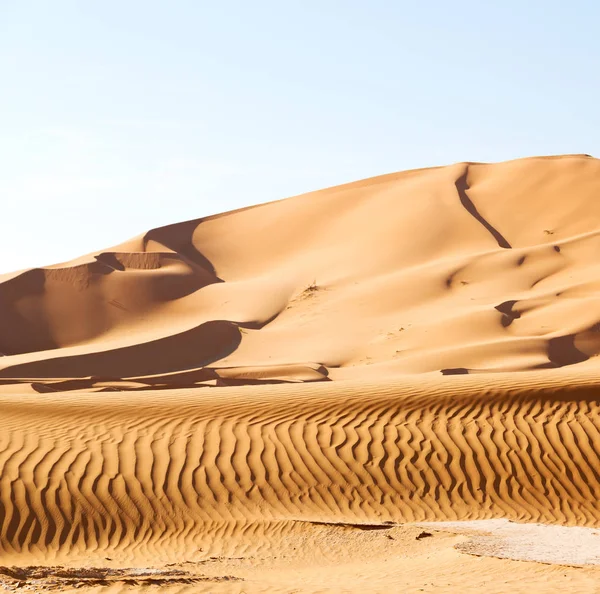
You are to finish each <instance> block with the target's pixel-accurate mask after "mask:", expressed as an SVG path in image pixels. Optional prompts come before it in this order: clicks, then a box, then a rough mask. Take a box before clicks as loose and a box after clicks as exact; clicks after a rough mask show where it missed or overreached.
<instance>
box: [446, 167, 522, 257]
mask: <svg viewBox="0 0 600 594" xmlns="http://www.w3.org/2000/svg"><path fill="white" fill-rule="evenodd" d="M468 173H469V168H468V167H465V171H464V173H463V174H462V175H461V176H460V177H459V178H458V179H457V180H456V181H455V182H454V185H455V186H456V191H457V192H458V197H459V198H460V203H461V204H462V205H463V206H464V208H465V210H466V211H467V212H468V213H469V214H470V215H471V216H472V217H473V218H474V219H475V220H476V221H477V222H478V223H480V224H481V225H483V226H484V227H485V229H486V230H487V231H488V232H489V233H490V234H491V235H492V237H493V238H494V239H495V240H496V241H497V242H498V245H499V246H500V247H501V248H505V249H511V247H512V246H511V245H510V243H508V241H506V239H505V238H504V236H503V235H502V234H501V233H500V232H499V231H498V230H497V229H496V228H494V227H493V226H492V225H490V223H488V222H487V221H486V220H485V219H484V218H483V217H482V216H481V214H480V213H479V211H478V210H477V207H476V206H475V204H473V201H472V200H471V199H470V198H469V196H468V195H467V190H468V189H469V183H468V181H467V175H468Z"/></svg>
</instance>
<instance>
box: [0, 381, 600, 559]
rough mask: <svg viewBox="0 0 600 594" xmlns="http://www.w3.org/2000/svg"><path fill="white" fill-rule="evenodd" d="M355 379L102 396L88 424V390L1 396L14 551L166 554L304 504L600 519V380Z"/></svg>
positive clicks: (396, 512) (320, 515)
mask: <svg viewBox="0 0 600 594" xmlns="http://www.w3.org/2000/svg"><path fill="white" fill-rule="evenodd" d="M524 379H525V380H527V378H526V377H525V378H524ZM469 382H470V384H469ZM525 383H527V382H525ZM415 385H417V386H418V384H415ZM347 386H348V394H347V395H346V396H345V397H344V398H337V397H335V396H333V395H332V393H331V391H330V390H328V388H327V386H326V385H322V386H321V387H320V388H316V387H314V386H312V387H310V388H309V387H308V386H299V387H297V388H295V389H294V390H295V391H296V392H295V393H296V395H302V398H291V399H290V402H289V403H288V404H289V405H288V406H286V407H285V408H283V409H282V407H281V406H280V405H279V404H278V398H279V394H280V392H279V391H278V388H279V387H277V386H272V387H270V390H269V391H270V394H268V395H265V396H263V395H262V394H263V392H262V390H264V387H263V388H244V389H237V390H238V391H236V389H235V388H228V389H227V390H230V391H231V396H232V400H229V401H228V402H227V403H223V404H221V400H220V399H214V398H208V399H205V400H202V399H197V398H194V400H193V401H192V400H190V398H191V397H192V396H191V394H192V393H186V392H179V393H177V392H175V393H173V394H172V395H171V399H170V400H169V403H165V404H164V405H163V406H162V407H161V406H160V401H156V402H148V394H142V393H140V394H136V395H135V397H134V399H135V400H136V402H132V401H131V398H130V399H129V401H127V400H124V399H123V397H122V396H120V395H118V394H114V395H106V398H107V400H105V402H106V406H104V407H102V406H101V407H98V408H96V409H95V410H94V412H93V414H92V415H91V416H92V418H91V419H89V422H88V423H87V424H86V425H82V423H81V415H82V411H83V407H84V404H85V400H86V398H92V397H93V396H91V395H90V396H80V397H79V399H78V400H74V399H72V398H69V397H67V396H65V395H63V396H54V395H48V396H46V397H45V398H44V401H34V400H33V398H32V399H31V400H30V399H29V398H27V397H21V398H20V399H19V400H17V401H14V400H11V401H8V400H5V402H4V406H5V410H6V413H7V414H6V416H5V417H4V418H3V419H2V420H0V429H2V432H3V434H4V435H6V434H9V435H10V439H6V438H4V439H3V440H2V442H1V444H0V445H2V450H1V451H0V468H1V469H2V473H1V474H0V477H1V478H0V500H1V501H2V505H1V506H0V547H1V549H2V552H3V553H4V554H5V555H14V554H18V553H28V554H31V555H36V554H48V552H49V551H52V552H53V553H52V554H53V555H58V556H60V555H62V554H63V553H65V554H66V553H68V552H71V553H76V552H78V551H87V552H88V553H89V554H100V553H101V552H107V551H111V550H119V551H121V553H122V554H123V555H125V556H135V555H140V554H143V555H161V554H165V551H169V550H170V551H177V550H185V547H186V546H189V545H190V543H195V544H194V546H199V544H200V543H201V542H204V541H205V540H208V541H211V542H212V541H213V538H216V537H217V535H218V534H220V535H221V536H224V535H226V534H232V533H233V532H236V531H239V530H247V529H249V528H248V527H249V526H252V525H253V524H254V523H255V522H264V521H274V520H282V521H283V520H293V519H300V518H302V519H305V520H314V521H326V522H339V521H344V522H347V521H352V522H372V521H376V522H381V521H388V520H389V521H398V522H402V521H413V520H435V519H444V518H450V519H465V518H475V519H477V518H489V517H507V518H511V519H520V520H529V521H546V522H548V521H550V522H559V523H568V524H573V523H580V524H589V525H596V524H598V523H599V522H600V508H599V506H598V504H597V501H598V500H600V476H599V473H598V470H597V468H598V461H599V457H600V450H599V449H598V445H597V444H599V443H600V413H599V412H598V407H597V402H596V397H595V390H594V388H593V387H592V386H590V387H586V386H580V387H577V386H575V387H574V388H570V389H569V390H568V391H563V392H561V391H558V390H557V389H556V387H555V386H553V385H552V384H551V385H550V386H546V387H539V386H538V387H536V388H533V387H532V388H529V389H526V390H523V391H522V392H518V391H514V392H513V393H511V394H509V395H508V396H507V395H504V396H502V397H498V396H496V395H495V394H492V393H488V394H485V393H484V391H482V390H480V389H479V386H478V384H477V383H474V382H473V381H471V380H469V381H468V382H466V383H464V384H460V383H459V382H458V381H457V384H456V389H455V390H454V392H453V393H452V391H449V393H448V394H446V395H440V394H438V395H437V396H436V398H435V399H433V398H432V397H431V395H430V394H429V393H428V391H427V389H426V386H425V387H422V388H420V387H417V388H414V387H413V388H411V389H407V388H406V387H402V385H401V384H399V385H397V386H396V388H395V389H394V388H393V387H391V386H388V387H385V388H379V389H373V388H370V387H369V386H367V385H365V386H360V387H354V388H353V387H352V386H351V384H347ZM286 390H287V391H289V387H287V388H286ZM349 405H351V406H349ZM32 408H33V409H35V411H36V413H37V414H35V415H32V414H31V410H32ZM57 409H58V410H57ZM257 410H258V411H260V414H258V415H257ZM114 411H118V413H119V414H118V415H115V414H114ZM211 526H212V527H213V528H214V527H216V526H218V527H219V528H214V529H215V530H216V532H214V534H211V530H213V528H210V527H211ZM244 527H245V528H244ZM231 531H233V532H231Z"/></svg>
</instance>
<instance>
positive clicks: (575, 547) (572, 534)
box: [417, 519, 600, 565]
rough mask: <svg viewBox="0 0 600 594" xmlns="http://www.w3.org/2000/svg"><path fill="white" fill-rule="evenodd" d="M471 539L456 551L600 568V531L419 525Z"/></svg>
mask: <svg viewBox="0 0 600 594" xmlns="http://www.w3.org/2000/svg"><path fill="white" fill-rule="evenodd" d="M417 525H418V526H421V527H423V528H425V529H428V530H442V531H444V532H451V533H453V534H462V535H465V536H467V537H468V540H467V541H466V542H460V543H457V544H456V545H455V548H456V549H457V550H459V551H460V552H462V553H468V554H469V555H477V556H483V557H497V558H499V559H513V560H515V561H537V562H538V563H551V564H554V565H600V530H598V529H596V528H585V527H581V526H555V525H548V524H521V523H518V522H511V521H510V520H504V519H499V520H473V521H463V522H425V523H419V524H417Z"/></svg>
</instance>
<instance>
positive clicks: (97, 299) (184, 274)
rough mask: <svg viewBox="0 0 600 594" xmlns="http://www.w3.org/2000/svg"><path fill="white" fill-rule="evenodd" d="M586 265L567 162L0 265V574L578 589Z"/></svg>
mask: <svg viewBox="0 0 600 594" xmlns="http://www.w3.org/2000/svg"><path fill="white" fill-rule="evenodd" d="M598 254H600V161H598V160H596V159H593V158H591V157H587V156H580V155H572V156H562V157H545V158H532V159H522V160H518V161H511V162H506V163H499V164H490V165H488V164H477V163H468V164H465V163H462V164H457V165H452V166H449V167H440V168H434V169H424V170H416V171H407V172H402V173H397V174H391V175H386V176H382V177H378V178H373V179H369V180H364V181H360V182H356V183H352V184H348V185H344V186H339V187H335V188H330V189H326V190H322V191H319V192H314V193H311V194H307V195H303V196H298V197H294V198H290V199H287V200H282V201H278V202H273V203H268V204H263V205H259V206H256V207H250V208H246V209H242V210H238V211H233V212H230V213H225V214H222V215H217V216H212V217H208V218H204V219H198V220H194V221H189V222H185V223H180V224H175V225H170V226H167V227H162V228H159V229H154V230H152V231H149V232H148V233H146V234H144V235H142V236H139V237H136V238H134V239H132V240H130V241H128V242H126V243H123V244H122V245H119V246H116V247H114V248H111V249H107V250H105V251H103V252H100V253H95V254H91V255H88V256H84V257H81V258H79V259H77V260H74V261H73V262H69V263H65V264H59V265H53V266H47V267H43V268H36V269H32V270H26V271H20V272H16V273H11V274H6V275H3V276H0V353H1V354H2V356H0V403H1V404H0V406H1V409H0V410H1V415H0V588H1V587H4V588H5V589H7V590H15V591H16V590H20V589H22V588H27V589H30V590H33V591H44V590H49V591H52V590H55V591H60V592H63V591H65V592H67V591H71V590H72V591H75V590H77V591H83V592H101V593H103V594H104V593H105V592H106V593H108V592H132V591H140V592H142V591H144V592H153V591H156V592H158V591H160V592H163V591H165V592H169V593H171V592H172V593H175V592H181V593H188V592H190V593H191V592H236V593H238V592H239V593H242V592H246V593H249V592H290V593H291V592H386V593H387V592H390V591H407V592H412V591H414V592H417V591H424V592H442V591H445V592H454V591H465V592H469V591H472V592H481V591H486V592H498V593H500V592H507V591H514V592H518V591H527V592H530V591H531V589H532V588H534V591H540V592H554V591H563V590H565V589H567V590H569V591H572V592H579V591H581V592H590V591H596V590H595V589H594V588H597V589H599V590H600V567H598V564H599V563H600V535H599V534H600V533H599V532H598V531H597V530H596V529H597V528H600V504H599V503H598V502H599V500H600V407H599V403H600V389H599V388H598V381H599V379H600V369H598V359H597V355H598V354H599V353H600V300H599V299H598V292H597V289H598V288H600V260H599V259H598ZM437 522H440V523H439V524H436V523H437ZM481 522H483V523H481ZM486 522H487V523H486ZM516 523H518V524H516ZM521 523H530V524H531V525H529V524H528V526H527V527H522V526H521ZM534 524H542V525H552V526H535V525H534ZM436 526H437V527H436ZM482 531H483V533H484V535H483V536H482V535H481V534H480V533H481V532H482ZM561 541H564V542H567V541H568V542H569V547H566V546H565V547H563V549H564V550H563V549H561V550H558V551H557V550H553V547H554V548H557V547H558V548H560V547H561V544H560V543H561ZM596 541H597V542H598V544H595V543H596ZM536 543H537V544H536Z"/></svg>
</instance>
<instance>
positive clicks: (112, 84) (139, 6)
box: [0, 0, 600, 273]
mask: <svg viewBox="0 0 600 594" xmlns="http://www.w3.org/2000/svg"><path fill="white" fill-rule="evenodd" d="M598 16H600V9H599V8H598V7H597V6H596V5H595V4H593V3H592V2H583V1H580V2H574V3H571V4H569V6H568V7H565V6H564V5H563V4H559V3H556V2H552V3H548V2H544V3H542V2H532V3H530V4H528V5H527V6H522V5H521V3H517V2H515V1H509V2H504V3H502V6H501V7H500V6H482V5H480V3H476V2H459V3H458V4H456V3H455V4H453V5H452V6H448V5H446V4H445V3H443V2H431V3H428V4H427V6H425V5H423V6H403V5H398V4H396V3H392V2H381V1H380V2H373V3H369V6H366V5H363V4H362V3H359V2H344V3H342V2H326V3H317V2H306V3H303V4H302V6H281V5H280V4H279V3H275V2H259V3H253V4H252V5H247V4H245V3H242V2H225V3H219V4H218V5H208V4H204V3H196V2H191V1H180V2H175V3H170V4H169V5H168V6H167V5H162V4H161V3H158V2H144V3H142V2H138V1H133V2H129V3H127V4H126V5H123V4H121V3H116V2H113V1H108V2H104V3H102V4H96V5H91V4H85V5H84V4H82V3H77V2H74V1H60V2H56V3H53V4H52V5H49V4H47V3H43V2H16V1H10V0H9V1H5V2H2V3H0V48H1V49H0V65H1V66H2V72H3V75H4V76H3V82H4V90H3V93H2V94H1V95H0V113H1V114H2V115H1V116H0V118H1V120H0V121H1V124H2V130H3V135H2V140H1V141H0V158H1V161H0V162H1V163H2V174H1V175H0V194H1V195H2V196H3V201H2V204H3V206H4V212H3V216H2V217H1V218H0V242H1V244H0V248H1V249H0V273H3V272H10V271H13V270H17V269H21V268H25V267H29V266H40V265H45V264H51V263H55V262H60V261H64V260H68V259H70V258H73V257H76V256H78V255H80V254H82V253H86V252H89V251H93V250H96V249H101V248H104V247H108V246H110V245H112V244H115V243H119V242H121V241H124V240H126V239H127V238H129V237H131V236H134V235H136V234H139V233H142V232H144V231H145V230H147V229H150V228H152V227H157V226H162V225H166V224H170V223H174V222H177V221H181V220H187V219H193V218H199V217H202V216H207V215H210V214H215V213H218V212H222V211H226V210H232V209H235V208H240V207H243V206H249V205H252V204H257V203H261V202H267V201H271V200H276V199H279V198H285V197H288V196H292V195H296V194H301V193H303V192H307V191H311V190H318V189H320V188H323V187H328V186H333V185H337V184H342V183H347V182H351V181H355V180H358V179H362V178H365V177H371V176H374V175H380V174H384V173H390V172H393V171H399V170H404V169H414V168H420V167H430V166H438V165H446V164H450V163H455V162H459V161H485V162H495V161H504V160H509V159H516V158H520V157H529V156H537V155H553V154H568V153H588V154H591V155H599V154H600V139H598V136H597V133H596V130H598V129H600V115H599V114H598V109H597V99H598V97H599V96H600V83H599V82H598V79H597V76H595V75H594V74H593V73H594V72H595V68H596V66H597V63H598V61H599V58H600V41H598V38H597V35H596V32H595V23H596V22H597V18H598Z"/></svg>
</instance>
